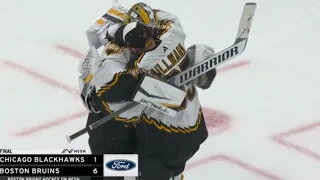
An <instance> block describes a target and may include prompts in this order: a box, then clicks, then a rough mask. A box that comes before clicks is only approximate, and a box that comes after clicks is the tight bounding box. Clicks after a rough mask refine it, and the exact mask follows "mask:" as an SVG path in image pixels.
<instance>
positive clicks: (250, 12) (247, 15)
mask: <svg viewBox="0 0 320 180" xmlns="http://www.w3.org/2000/svg"><path fill="white" fill-rule="evenodd" d="M256 7H257V4H256V3H252V2H250V3H246V4H245V5H244V8H243V11H242V15H241V19H240V24H239V29H238V33H237V38H236V39H237V40H236V42H237V41H240V40H242V39H247V38H248V36H249V32H250V28H251V23H252V20H253V16H254V13H255V11H256Z"/></svg>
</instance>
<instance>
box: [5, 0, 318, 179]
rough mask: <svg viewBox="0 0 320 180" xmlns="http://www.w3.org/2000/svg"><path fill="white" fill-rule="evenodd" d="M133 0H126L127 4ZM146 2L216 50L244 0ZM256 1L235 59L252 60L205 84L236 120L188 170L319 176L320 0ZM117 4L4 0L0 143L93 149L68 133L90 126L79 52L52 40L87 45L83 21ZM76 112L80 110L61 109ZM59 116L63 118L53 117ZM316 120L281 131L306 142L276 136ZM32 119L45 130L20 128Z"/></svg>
mask: <svg viewBox="0 0 320 180" xmlns="http://www.w3.org/2000/svg"><path fill="white" fill-rule="evenodd" d="M135 2H137V1H133V0H122V1H121V3H122V4H123V5H125V6H126V7H129V6H130V5H132V4H134V3H135ZM145 2H147V3H149V4H150V5H151V6H152V7H155V8H157V9H162V10H166V11H169V12H172V13H174V14H176V15H177V16H178V17H179V18H180V19H181V21H182V24H183V26H184V28H185V32H186V34H187V45H192V44H193V43H204V44H208V45H211V46H213V47H214V48H215V49H216V51H219V50H222V49H223V48H225V47H227V46H229V45H231V44H232V43H233V41H234V38H235V36H236V31H237V26H238V22H239V19H240V15H241V12H242V8H243V5H244V4H245V2H247V1H244V0H223V1H222V0H196V1H191V0H149V1H145ZM254 2H257V4H258V7H257V10H256V15H255V17H254V20H253V23H252V29H251V32H250V37H249V42H248V45H247V49H246V50H245V52H244V54H242V55H241V56H240V57H238V58H237V59H234V60H232V62H237V61H242V60H248V61H250V62H251V63H250V64H249V65H248V66H243V67H241V68H237V69H234V70H230V71H228V72H226V73H223V74H222V73H221V74H218V76H217V77H216V80H215V82H214V84H213V86H212V87H211V88H210V90H207V91H200V96H201V101H202V104H203V106H204V107H208V108H209V107H211V108H214V109H217V110H221V111H223V112H225V113H227V114H228V115H230V117H231V118H232V119H231V122H230V128H229V129H228V130H226V131H224V132H222V133H220V134H216V135H212V136H210V137H209V138H208V140H207V141H206V142H205V143H204V144H203V146H202V147H201V149H200V151H199V152H198V153H197V154H196V155H195V156H194V157H193V158H192V159H191V161H190V163H191V164H192V163H196V162H199V160H208V162H207V163H200V165H199V166H197V167H194V168H193V169H188V170H186V172H185V179H186V180H193V179H210V180H235V179H237V180H260V179H277V180H279V179H281V180H284V179H290V180H319V179H320V143H319V131H320V129H319V128H320V127H319V126H318V127H316V125H319V124H320V123H318V124H316V122H319V121H320V112H319V110H320V109H319V108H320V95H319V93H320V61H319V62H318V60H319V59H318V58H319V48H320V13H319V11H320V2H319V1H318V0H304V1H301V0H299V1H298V0H292V1H290V0H257V1H254ZM111 4H112V1H111V0H80V1H79V0H28V1H27V0H1V1H0V23H1V28H0V84H1V85H0V99H1V101H0V106H1V110H0V123H1V124H0V130H1V131H0V146H1V148H16V149H63V148H69V147H76V148H85V149H88V145H87V138H88V136H87V135H84V136H82V137H80V138H79V139H77V140H75V141H74V142H73V143H72V144H68V143H67V142H66V141H65V136H66V135H68V134H71V133H74V132H75V131H77V130H79V129H80V128H82V127H84V125H85V123H86V117H85V116H83V115H84V112H83V111H84V108H83V106H82V103H81V102H80V101H79V99H78V98H77V96H76V94H75V93H74V90H73V89H76V88H77V76H78V73H77V63H78V59H76V58H74V57H72V56H70V55H67V54H65V53H63V52H61V51H59V50H57V49H55V48H54V45H55V44H64V45H66V46H68V47H71V48H73V49H76V50H78V51H80V52H84V51H86V50H87V49H88V45H87V41H86V37H85V34H84V31H85V30H86V28H87V27H88V26H89V25H91V24H92V23H93V22H94V21H95V20H96V19H97V18H98V17H99V16H100V15H102V14H103V13H104V12H105V11H106V10H107V9H109V7H110V6H111ZM6 62H11V63H14V64H16V65H22V66H23V67H25V68H28V69H30V70H32V71H35V72H37V73H39V74H42V75H44V76H46V77H49V78H50V79H53V80H55V81H56V82H57V83H58V84H57V83H54V82H51V85H50V82H49V83H44V81H45V82H48V80H44V79H42V80H41V79H39V78H35V76H36V75H34V74H33V75H32V73H31V72H28V71H27V70H25V69H24V71H20V70H18V69H17V68H12V66H8V64H5V63H6ZM231 64H232V63H231ZM11 65H12V64H11ZM59 83H60V84H59ZM52 85H53V86H52ZM54 86H55V87H54ZM70 114H71V115H72V114H76V115H78V116H77V117H78V118H75V119H74V120H70V119H72V118H71V117H67V118H65V119H61V118H63V117H65V116H71V115H70ZM57 118H60V122H59V123H56V124H54V123H52V122H51V124H50V122H49V121H53V120H55V119H57ZM48 122H49V125H48ZM311 123H314V126H315V127H313V128H309V129H308V130H305V131H301V132H299V133H292V135H291V136H289V135H288V136H287V137H285V139H287V140H288V141H289V142H291V143H294V144H297V145H299V147H303V149H304V152H300V151H298V150H296V149H294V148H293V147H291V148H289V147H287V146H285V145H281V144H280V143H277V142H276V141H275V140H273V139H272V138H271V136H274V135H277V134H278V133H282V132H288V131H289V130H292V129H295V128H299V127H301V126H305V125H308V124H311ZM41 125H42V126H41ZM32 127H37V128H38V129H39V128H42V130H41V129H40V130H39V131H36V132H34V133H31V134H26V135H24V136H15V134H16V133H19V132H21V131H23V130H24V129H30V128H32ZM32 131H33V130H30V132H32ZM300 150H301V149H300ZM310 152H312V153H313V154H312V155H311V153H310ZM208 157H217V158H212V159H211V160H210V159H208ZM228 158H229V159H228Z"/></svg>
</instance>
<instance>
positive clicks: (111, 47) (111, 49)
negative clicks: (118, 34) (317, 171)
mask: <svg viewBox="0 0 320 180" xmlns="http://www.w3.org/2000/svg"><path fill="white" fill-rule="evenodd" d="M124 50H125V47H121V46H119V45H117V44H115V43H113V42H110V43H109V44H108V45H107V47H106V50H105V51H104V52H105V53H106V54H107V55H111V54H121V53H122V52H123V51H124Z"/></svg>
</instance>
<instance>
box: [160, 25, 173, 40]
mask: <svg viewBox="0 0 320 180" xmlns="http://www.w3.org/2000/svg"><path fill="white" fill-rule="evenodd" d="M172 23H173V22H172V21H161V22H160V28H159V29H160V36H162V35H163V34H165V33H166V32H168V31H169V29H171V27H172Z"/></svg>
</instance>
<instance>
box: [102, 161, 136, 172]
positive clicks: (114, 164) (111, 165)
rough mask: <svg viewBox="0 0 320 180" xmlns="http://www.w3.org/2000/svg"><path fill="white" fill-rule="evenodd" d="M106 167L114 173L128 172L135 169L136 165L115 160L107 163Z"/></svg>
mask: <svg viewBox="0 0 320 180" xmlns="http://www.w3.org/2000/svg"><path fill="white" fill-rule="evenodd" d="M106 167H107V168H108V169H111V170H114V171H129V170H131V169H133V168H135V167H136V163H134V162H133V161H129V160H125V159H116V160H112V161H108V162H107V163H106Z"/></svg>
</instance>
